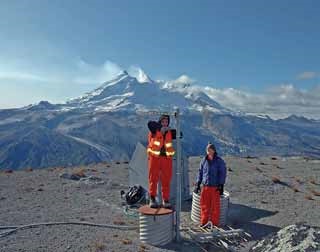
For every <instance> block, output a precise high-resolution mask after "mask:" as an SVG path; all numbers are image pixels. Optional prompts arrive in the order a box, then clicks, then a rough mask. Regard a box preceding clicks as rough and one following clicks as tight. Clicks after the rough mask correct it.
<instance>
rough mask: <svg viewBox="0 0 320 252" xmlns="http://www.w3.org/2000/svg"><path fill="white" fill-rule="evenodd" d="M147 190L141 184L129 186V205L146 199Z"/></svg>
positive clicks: (127, 200)
mask: <svg viewBox="0 0 320 252" xmlns="http://www.w3.org/2000/svg"><path fill="white" fill-rule="evenodd" d="M144 197H145V190H144V189H143V187H142V186H141V185H134V186H132V187H130V188H129V191H128V192H127V193H126V202H127V204H128V205H133V204H136V203H138V202H139V201H141V200H142V199H144Z"/></svg>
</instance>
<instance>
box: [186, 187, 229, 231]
mask: <svg viewBox="0 0 320 252" xmlns="http://www.w3.org/2000/svg"><path fill="white" fill-rule="evenodd" d="M229 198H230V197H229V192H226V191H225V192H224V194H223V195H221V197H220V223H219V225H220V226H224V225H226V223H227V218H228V208H229ZM191 220H192V221H194V222H195V223H200V195H199V194H196V193H193V194H192V208H191Z"/></svg>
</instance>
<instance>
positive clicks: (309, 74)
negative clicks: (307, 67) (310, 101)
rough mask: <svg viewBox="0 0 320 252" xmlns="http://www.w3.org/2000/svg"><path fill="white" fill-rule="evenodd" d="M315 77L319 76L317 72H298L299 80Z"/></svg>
mask: <svg viewBox="0 0 320 252" xmlns="http://www.w3.org/2000/svg"><path fill="white" fill-rule="evenodd" d="M315 77H317V73H316V72H303V73H300V74H298V76H297V79H298V80H308V79H314V78H315Z"/></svg>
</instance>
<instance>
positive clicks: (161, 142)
mask: <svg viewBox="0 0 320 252" xmlns="http://www.w3.org/2000/svg"><path fill="white" fill-rule="evenodd" d="M148 140H149V145H148V149H147V152H148V154H149V155H152V156H156V157H158V156H160V152H161V148H162V147H163V146H164V148H165V153H166V156H167V157H172V156H173V155H174V154H175V151H174V149H173V145H172V135H171V131H170V130H169V131H167V133H166V134H165V136H164V135H162V134H161V132H160V131H159V130H157V132H156V134H155V135H152V133H151V132H149V136H148Z"/></svg>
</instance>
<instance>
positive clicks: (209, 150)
mask: <svg viewBox="0 0 320 252" xmlns="http://www.w3.org/2000/svg"><path fill="white" fill-rule="evenodd" d="M214 153H215V151H214V150H213V149H210V148H209V149H208V150H207V155H208V157H209V158H210V159H212V158H213V156H214Z"/></svg>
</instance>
